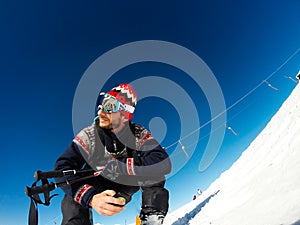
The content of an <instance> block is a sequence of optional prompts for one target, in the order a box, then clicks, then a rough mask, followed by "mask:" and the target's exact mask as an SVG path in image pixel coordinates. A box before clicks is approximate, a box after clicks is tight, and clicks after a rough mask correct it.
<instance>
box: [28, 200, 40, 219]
mask: <svg viewBox="0 0 300 225" xmlns="http://www.w3.org/2000/svg"><path fill="white" fill-rule="evenodd" d="M37 224H38V206H37V202H36V201H35V200H34V199H33V198H32V197H30V209H29V215H28V225H37Z"/></svg>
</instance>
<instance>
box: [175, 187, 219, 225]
mask: <svg viewBox="0 0 300 225" xmlns="http://www.w3.org/2000/svg"><path fill="white" fill-rule="evenodd" d="M219 191H220V190H218V191H217V192H215V193H214V194H213V195H210V196H209V197H207V198H206V199H205V200H204V201H203V202H201V203H200V204H199V205H197V206H196V207H195V208H194V209H193V210H192V211H191V212H189V213H186V214H185V215H184V216H183V217H181V218H179V219H178V220H177V221H175V222H174V223H172V225H187V224H188V222H189V221H190V220H191V219H193V218H194V217H195V216H196V215H197V214H198V213H199V212H200V211H201V209H202V208H203V207H204V206H205V205H206V204H207V203H208V202H209V201H210V199H211V198H212V197H214V196H215V195H217V194H218V193H219Z"/></svg>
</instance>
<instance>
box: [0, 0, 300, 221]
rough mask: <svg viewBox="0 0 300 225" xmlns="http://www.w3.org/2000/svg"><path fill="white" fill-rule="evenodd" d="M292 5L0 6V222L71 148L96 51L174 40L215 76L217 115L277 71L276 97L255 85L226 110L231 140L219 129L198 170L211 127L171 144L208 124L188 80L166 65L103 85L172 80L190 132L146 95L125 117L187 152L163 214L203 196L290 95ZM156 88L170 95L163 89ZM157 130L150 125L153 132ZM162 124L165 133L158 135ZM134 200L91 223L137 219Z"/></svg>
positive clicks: (294, 65) (50, 214) (298, 33)
mask: <svg viewBox="0 0 300 225" xmlns="http://www.w3.org/2000/svg"><path fill="white" fill-rule="evenodd" d="M299 8H300V3H299V1H296V0H295V1H276V2H274V1H262V2H261V1H252V2H248V1H189V2H182V1H151V2H141V1H130V3H129V2H125V1H119V2H116V1H114V2H109V1H85V2H83V1H49V2H37V1H26V2H24V1H10V2H1V3H0V17H1V20H0V27H1V36H0V40H1V41H0V49H1V61H0V64H1V78H0V79H1V82H0V83H1V89H0V91H1V95H0V96H1V105H2V106H1V115H2V116H1V125H2V129H1V137H2V154H3V156H2V157H1V171H2V173H1V174H2V182H1V183H2V185H1V187H0V217H1V224H2V223H3V224H5V225H19V224H26V223H27V213H28V209H29V199H28V198H27V197H26V196H25V194H24V187H25V186H26V185H30V184H31V183H32V182H33V173H34V171H35V170H44V171H47V170H52V169H53V164H54V162H55V160H56V158H57V157H58V156H59V155H60V154H61V153H62V152H63V151H64V149H65V148H66V147H67V146H68V144H69V143H70V141H71V140H72V138H73V136H74V134H73V123H72V109H73V108H72V107H73V105H72V104H73V99H74V94H75V91H76V88H77V86H78V84H79V81H80V79H81V78H82V76H83V74H84V73H85V72H86V70H87V68H89V67H90V66H91V64H92V63H93V62H94V61H95V60H96V59H98V58H99V57H101V56H102V55H103V54H104V53H106V52H108V51H110V50H112V49H114V48H116V47H118V46H121V45H124V44H126V43H131V42H135V41H142V40H161V41H166V42H170V43H175V44H177V45H179V46H182V47H184V48H186V49H189V50H190V51H192V52H193V53H195V54H196V55H198V57H200V58H201V59H202V60H203V61H204V62H205V63H206V65H207V66H208V67H209V68H210V70H211V71H212V72H213V74H214V76H215V77H216V79H217V81H218V83H219V85H220V88H221V90H222V93H223V96H224V100H225V103H226V106H227V107H230V106H231V105H233V104H235V102H237V101H239V99H241V98H242V97H243V96H245V95H246V94H247V93H248V92H249V91H251V90H253V89H254V88H255V87H256V86H257V85H259V84H260V83H261V82H262V80H263V79H265V78H267V77H268V76H269V75H271V74H272V73H273V72H275V73H274V74H273V75H272V76H271V77H270V79H269V80H268V81H269V82H270V83H271V84H272V85H273V86H275V87H277V88H279V89H280V91H279V92H276V91H274V90H273V89H271V88H269V87H268V86H267V85H265V84H263V85H261V86H259V87H258V88H257V89H256V90H255V91H254V92H253V93H252V94H251V95H249V96H248V97H247V98H245V99H244V100H243V101H241V102H240V103H239V104H237V105H235V106H234V107H232V108H231V109H230V110H228V111H227V123H228V124H229V125H230V126H232V127H233V128H234V129H235V130H236V131H237V132H238V133H239V136H238V137H236V136H234V135H233V134H232V133H231V132H230V131H228V130H227V131H226V134H225V137H224V141H223V143H222V146H221V148H220V149H219V152H218V155H217V157H216V158H215V160H214V161H213V163H212V164H211V165H210V166H209V167H208V168H207V169H206V170H205V171H201V172H200V171H199V162H200V159H201V157H202V156H203V152H204V149H205V146H206V145H207V142H208V137H209V135H210V124H208V125H207V126H205V127H203V128H202V129H201V130H200V134H199V133H197V135H198V134H199V136H198V137H196V136H197V135H189V136H188V137H187V138H185V139H182V140H181V138H182V137H183V136H185V135H187V134H190V132H192V131H193V130H194V127H196V128H197V127H200V126H201V125H203V124H204V123H205V122H206V121H209V120H211V118H210V113H209V107H208V103H207V100H206V99H205V95H204V94H203V93H202V91H201V89H200V88H199V86H197V83H195V81H193V80H191V79H190V77H189V76H187V74H186V73H184V72H183V71H181V70H179V69H178V68H176V67H173V66H170V65H165V64H162V63H157V62H141V63H137V64H134V65H129V66H127V67H125V68H122V69H120V70H119V71H118V72H116V73H115V74H114V75H113V76H111V78H110V79H109V80H108V81H107V83H105V88H110V87H111V86H113V85H115V84H117V83H120V82H134V81H136V80H137V79H138V78H143V77H146V76H158V77H164V78H166V79H167V80H168V81H169V82H171V81H172V82H174V83H176V84H178V85H179V86H181V87H182V89H183V90H184V91H185V92H186V93H187V94H188V95H189V96H190V98H191V99H192V101H193V103H194V104H195V108H196V110H197V115H198V117H199V120H200V123H199V124H195V123H194V121H188V123H191V124H193V126H191V128H189V127H187V128H186V127H184V125H182V124H180V123H179V120H180V117H182V116H183V117H184V118H185V119H186V118H189V115H190V111H189V109H187V110H186V112H184V114H180V115H179V114H178V112H177V111H176V107H174V105H172V104H170V103H168V101H167V100H166V99H161V98H157V97H155V96H154V97H149V98H144V99H142V100H141V101H140V102H139V104H138V106H137V109H136V114H135V116H134V119H133V120H134V121H135V122H138V123H141V124H143V125H144V126H146V127H149V126H150V125H151V123H152V125H153V124H154V128H153V134H154V136H156V137H159V138H160V137H161V138H162V140H161V141H162V145H164V146H169V145H171V144H173V143H174V142H176V141H178V140H181V142H182V144H183V145H184V146H185V147H186V150H187V151H188V152H189V151H192V150H191V149H192V148H194V149H195V151H194V154H193V155H192V156H191V158H190V159H189V160H188V162H186V164H185V165H184V167H183V168H182V169H181V170H180V171H179V172H178V173H176V174H174V175H172V176H171V177H170V178H169V179H168V182H167V187H168V189H169V190H170V196H171V197H170V204H171V205H170V209H171V210H173V209H176V208H177V207H179V206H180V205H182V204H184V203H186V202H188V201H190V200H191V199H192V196H193V194H194V193H195V192H196V190H197V188H201V189H206V188H207V187H208V186H209V184H210V183H211V182H213V181H214V180H215V179H216V178H217V177H218V176H219V175H220V173H221V172H222V171H224V170H226V169H227V168H229V166H230V165H231V164H232V163H233V162H234V161H235V160H236V159H237V158H238V157H239V156H240V154H241V153H242V151H243V150H244V149H245V148H246V147H247V146H248V145H249V143H250V142H251V140H253V138H255V136H256V135H257V134H258V133H259V131H261V129H263V127H264V126H265V124H266V123H267V122H268V121H269V119H270V118H271V116H272V115H273V114H274V113H275V112H276V110H277V109H278V107H279V106H280V105H281V104H282V102H283V101H284V100H285V99H286V97H287V96H288V95H289V93H290V92H291V90H292V89H293V88H294V86H295V83H294V82H293V81H292V80H290V79H288V78H286V77H285V76H291V77H292V78H294V77H295V75H296V73H297V72H298V70H299V69H300V53H299V52H297V50H298V49H299V48H300V41H299V40H300V25H299V22H298V21H299V18H298V17H299ZM294 53H297V54H295V55H294V56H293V57H292V58H291V59H290V60H288V61H287V62H286V64H284V66H283V67H280V65H282V64H283V63H284V62H285V61H286V60H287V59H288V58H289V57H290V56H292V55H293V54H294ZM279 67H280V68H279ZM278 68H279V69H278ZM277 69H278V70H277ZM101 77H102V75H101V74H99V80H101ZM145 85H146V84H145ZM86 88H87V89H88V88H89V87H86ZM99 91H100V90H99ZM161 92H162V93H163V92H168V93H172V89H169V88H168V87H166V88H165V89H163V88H162V90H161ZM174 95H175V96H176V92H174ZM179 97H180V96H179ZM95 99H96V96H95ZM179 99H180V98H179ZM184 104H185V101H182V105H184ZM153 118H155V119H154V120H153ZM158 118H161V119H158ZM161 120H163V121H164V123H161ZM155 122H158V123H160V125H158V129H155V128H156V127H155ZM164 124H165V125H164ZM177 124H178V126H177ZM87 125H88V124H87ZM221 125H222V124H221ZM182 127H184V129H183V132H182V134H180V132H179V131H178V130H179V128H182ZM160 128H165V130H164V129H163V131H165V135H163V134H161V133H160ZM216 132H217V131H216ZM207 135H208V136H207ZM197 139H199V141H198V142H197V143H195V140H197ZM188 146H192V147H188ZM168 151H170V153H171V151H173V150H172V149H171V148H170V149H168ZM182 157H184V155H183V156H182ZM175 163H177V162H175ZM57 192H58V193H60V191H59V190H57ZM61 197H62V195H61V194H60V197H56V198H54V199H53V205H51V206H50V207H40V222H41V223H40V224H47V222H49V221H51V220H52V219H53V218H56V217H58V216H59V215H60V209H59V201H60V199H61ZM139 202H140V199H139V196H136V197H135V198H134V199H133V202H132V203H130V204H129V205H128V209H127V212H126V213H122V214H121V215H120V216H117V217H115V218H103V217H100V216H96V218H95V222H101V223H104V224H105V225H110V224H115V223H120V224H123V223H124V219H126V221H127V223H129V222H131V221H133V218H134V216H135V215H136V214H138V211H139ZM16 211H17V215H18V216H16ZM49 224H50V223H49ZM52 224H53V223H52Z"/></svg>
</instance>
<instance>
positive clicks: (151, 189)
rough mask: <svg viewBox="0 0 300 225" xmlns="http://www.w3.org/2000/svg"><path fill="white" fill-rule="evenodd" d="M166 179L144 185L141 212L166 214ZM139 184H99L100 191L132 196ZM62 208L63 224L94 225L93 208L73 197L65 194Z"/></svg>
mask: <svg viewBox="0 0 300 225" xmlns="http://www.w3.org/2000/svg"><path fill="white" fill-rule="evenodd" d="M164 184H165V181H162V182H159V183H157V184H154V185H151V186H142V187H141V190H142V207H141V214H149V213H151V214H153V213H155V212H161V213H163V214H164V215H166V214H167V211H168V206H169V205H168V200H169V193H168V191H167V190H166V189H165V188H164ZM139 188H140V187H138V186H125V185H122V184H117V183H114V182H110V181H108V180H106V182H101V185H99V186H97V190H99V193H100V192H102V191H104V190H114V191H116V192H122V193H124V194H126V195H129V196H132V195H133V194H134V193H136V192H137V191H138V190H139ZM61 209H62V214H63V219H62V225H93V215H92V209H91V208H84V207H82V206H81V205H80V204H78V203H77V202H75V201H74V200H73V198H72V197H70V196H67V195H65V196H64V198H63V200H62V203H61Z"/></svg>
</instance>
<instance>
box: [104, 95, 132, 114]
mask: <svg viewBox="0 0 300 225" xmlns="http://www.w3.org/2000/svg"><path fill="white" fill-rule="evenodd" d="M100 96H103V100H102V104H101V105H99V106H98V109H99V110H100V109H101V110H102V111H103V112H105V113H116V112H119V111H124V112H128V113H133V112H134V109H135V108H134V107H133V106H131V105H127V104H123V103H121V102H120V101H119V100H118V99H116V98H115V97H113V96H111V95H110V94H108V93H104V92H102V93H100Z"/></svg>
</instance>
